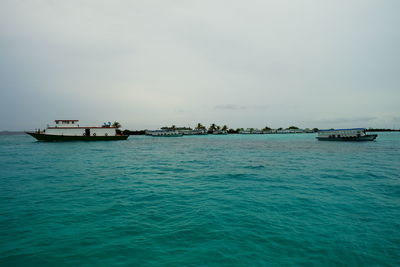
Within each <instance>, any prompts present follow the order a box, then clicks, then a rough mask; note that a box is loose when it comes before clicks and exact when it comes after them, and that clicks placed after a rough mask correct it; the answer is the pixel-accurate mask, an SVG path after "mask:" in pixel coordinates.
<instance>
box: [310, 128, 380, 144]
mask: <svg viewBox="0 0 400 267" xmlns="http://www.w3.org/2000/svg"><path fill="white" fill-rule="evenodd" d="M377 137H378V135H377V134H367V131H366V129H365V128H353V129H330V130H319V131H318V136H317V137H316V138H317V139H318V140H320V141H374V140H375V139H376V138H377Z"/></svg>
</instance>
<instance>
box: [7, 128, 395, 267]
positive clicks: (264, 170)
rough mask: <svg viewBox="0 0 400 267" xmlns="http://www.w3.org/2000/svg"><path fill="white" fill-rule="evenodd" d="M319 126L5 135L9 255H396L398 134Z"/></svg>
mask: <svg viewBox="0 0 400 267" xmlns="http://www.w3.org/2000/svg"><path fill="white" fill-rule="evenodd" d="M314 137H315V136H314V135H313V134H299V135H229V136H194V137H179V138H152V137H145V136H139V137H134V136H131V137H130V139H129V140H128V141H117V142H94V143H91V142H75V143H39V142H35V141H34V139H33V138H32V137H30V136H23V135H21V136H0V265H2V266H43V265H47V266H77V265H87V266H91V265H98V266H115V265H121V266H124V265H130V266H204V265H211V266H282V265H285V266H298V265H304V266H310V265H311V266H336V265H346V266H366V265H369V266H398V265H400V134H399V133H379V136H378V139H377V141H376V142H365V143H356V142H355V143H352V142H349V143H342V142H318V141H316V140H315V138H314Z"/></svg>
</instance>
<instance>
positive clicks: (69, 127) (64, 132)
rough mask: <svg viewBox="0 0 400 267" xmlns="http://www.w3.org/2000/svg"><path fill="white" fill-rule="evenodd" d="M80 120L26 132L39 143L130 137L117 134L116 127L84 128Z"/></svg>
mask: <svg viewBox="0 0 400 267" xmlns="http://www.w3.org/2000/svg"><path fill="white" fill-rule="evenodd" d="M78 122H79V121H78V120H55V123H56V125H55V126H53V127H47V128H46V129H45V130H43V131H41V130H37V131H35V132H26V133H27V134H29V135H30V136H32V137H34V138H36V139H37V140H38V141H48V142H52V141H53V142H55V141H114V140H126V139H127V138H128V135H122V134H119V133H118V132H117V129H118V128H116V127H113V126H110V125H106V124H105V125H103V126H101V127H82V126H79V124H78Z"/></svg>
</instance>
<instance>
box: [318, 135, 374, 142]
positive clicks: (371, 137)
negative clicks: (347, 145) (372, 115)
mask: <svg viewBox="0 0 400 267" xmlns="http://www.w3.org/2000/svg"><path fill="white" fill-rule="evenodd" d="M376 137H378V135H377V134H368V135H364V136H360V137H357V136H352V137H334V138H333V137H316V138H317V139H318V140H320V141H374V140H375V139H376Z"/></svg>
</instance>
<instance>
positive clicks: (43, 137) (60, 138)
mask: <svg viewBox="0 0 400 267" xmlns="http://www.w3.org/2000/svg"><path fill="white" fill-rule="evenodd" d="M26 133H27V134H29V135H30V136H32V137H34V138H36V139H37V140H38V141H44V142H68V141H116V140H126V139H128V137H129V136H128V135H110V136H77V135H76V136H71V135H52V134H43V133H34V132H26Z"/></svg>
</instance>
